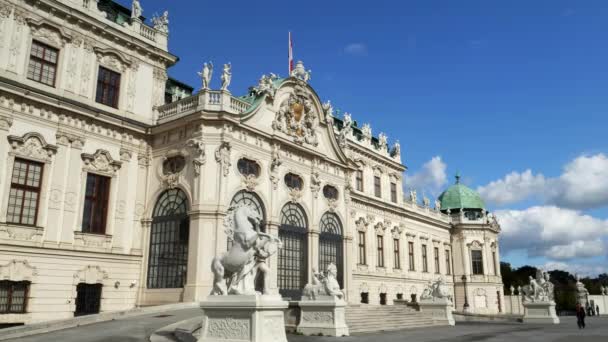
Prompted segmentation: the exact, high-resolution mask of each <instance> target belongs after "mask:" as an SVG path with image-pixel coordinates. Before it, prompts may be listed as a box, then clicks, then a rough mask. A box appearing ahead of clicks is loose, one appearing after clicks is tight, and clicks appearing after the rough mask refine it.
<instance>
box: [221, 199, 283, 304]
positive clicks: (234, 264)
mask: <svg viewBox="0 0 608 342" xmlns="http://www.w3.org/2000/svg"><path fill="white" fill-rule="evenodd" d="M261 220H262V217H261V216H260V214H259V213H258V211H257V210H255V209H254V208H253V207H251V206H249V205H246V204H239V205H236V206H235V207H231V208H230V209H228V215H227V216H226V219H225V221H224V225H225V226H226V234H227V235H228V237H229V238H230V237H231V238H232V241H233V244H232V246H231V247H230V250H229V251H228V252H226V253H224V254H223V255H222V256H219V257H215V258H214V259H213V261H212V263H211V271H212V272H213V274H214V281H213V290H212V292H211V295H255V294H256V291H255V278H256V275H257V274H258V273H260V274H261V275H262V276H263V279H264V289H263V294H265V295H266V294H269V289H268V285H269V284H270V274H269V273H270V268H269V267H268V265H267V264H266V259H267V258H268V257H270V256H271V255H273V254H275V253H276V251H277V249H278V248H281V247H282V243H281V240H279V239H278V238H276V237H274V236H271V235H269V234H266V233H262V232H260V222H261Z"/></svg>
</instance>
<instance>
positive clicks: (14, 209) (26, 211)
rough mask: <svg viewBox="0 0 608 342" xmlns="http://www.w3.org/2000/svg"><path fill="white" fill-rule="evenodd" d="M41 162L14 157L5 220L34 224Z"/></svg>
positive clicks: (40, 182) (40, 180)
mask: <svg viewBox="0 0 608 342" xmlns="http://www.w3.org/2000/svg"><path fill="white" fill-rule="evenodd" d="M43 166H44V165H43V164H41V163H37V162H33V161H30V160H25V159H19V158H15V163H14V165H13V176H12V178H11V190H10V192H9V195H8V210H7V215H6V221H7V222H9V223H16V224H24V225H28V226H35V225H36V220H37V218H38V205H39V202H40V188H41V184H42V171H43Z"/></svg>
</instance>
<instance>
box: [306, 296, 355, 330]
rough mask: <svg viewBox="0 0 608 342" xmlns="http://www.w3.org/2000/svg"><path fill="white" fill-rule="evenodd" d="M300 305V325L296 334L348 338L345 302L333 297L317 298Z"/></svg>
mask: <svg viewBox="0 0 608 342" xmlns="http://www.w3.org/2000/svg"><path fill="white" fill-rule="evenodd" d="M299 305H300V324H298V328H297V332H299V333H302V334H304V335H319V334H323V335H325V336H336V337H340V336H348V335H349V333H348V326H347V325H346V312H345V311H346V302H345V301H343V300H341V299H336V298H334V297H333V296H319V298H317V299H316V300H303V301H301V302H300V303H299Z"/></svg>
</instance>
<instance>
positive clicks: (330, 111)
mask: <svg viewBox="0 0 608 342" xmlns="http://www.w3.org/2000/svg"><path fill="white" fill-rule="evenodd" d="M323 111H324V112H325V115H327V116H334V106H332V105H331V101H330V100H327V102H325V103H324V104H323Z"/></svg>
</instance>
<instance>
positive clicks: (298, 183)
mask: <svg viewBox="0 0 608 342" xmlns="http://www.w3.org/2000/svg"><path fill="white" fill-rule="evenodd" d="M285 185H287V187H288V188H290V189H297V190H302V189H303V188H304V181H303V180H302V177H300V176H298V175H296V174H293V173H288V174H286V175H285Z"/></svg>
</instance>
